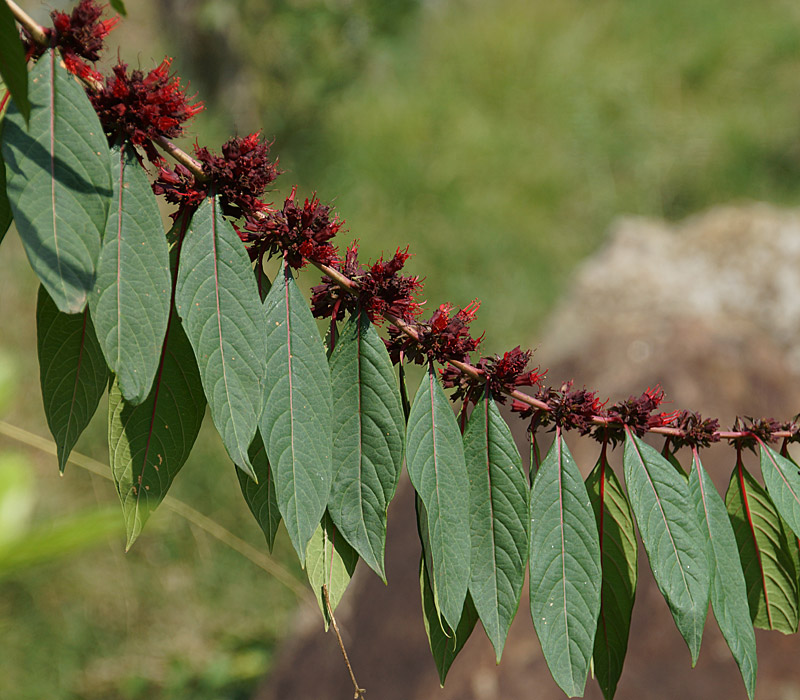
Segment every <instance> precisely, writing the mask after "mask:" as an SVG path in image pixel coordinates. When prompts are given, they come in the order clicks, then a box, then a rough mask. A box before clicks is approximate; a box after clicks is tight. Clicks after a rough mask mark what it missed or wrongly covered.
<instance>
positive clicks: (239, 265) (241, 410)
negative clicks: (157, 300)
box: [175, 197, 266, 476]
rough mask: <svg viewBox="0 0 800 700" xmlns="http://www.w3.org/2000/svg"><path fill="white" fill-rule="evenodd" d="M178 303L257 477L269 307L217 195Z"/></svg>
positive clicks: (226, 435)
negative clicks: (254, 453)
mask: <svg viewBox="0 0 800 700" xmlns="http://www.w3.org/2000/svg"><path fill="white" fill-rule="evenodd" d="M175 304H176V308H177V310H178V315H179V316H180V317H181V319H182V321H183V328H184V330H185V331H186V335H187V337H188V338H189V342H190V343H191V344H192V348H193V349H194V356H195V358H196V359H197V366H198V368H199V370H200V377H201V379H202V381H203V389H204V391H205V395H206V399H208V406H209V408H210V409H211V418H212V419H213V420H214V425H215V426H216V427H217V430H218V431H219V434H220V437H222V442H223V444H224V445H225V449H226V450H227V451H228V454H229V455H230V457H231V459H232V460H233V462H234V464H236V466H237V467H239V468H240V469H243V470H244V471H246V472H247V473H248V474H249V475H251V476H253V466H252V465H251V464H250V458H249V457H248V455H247V451H248V449H249V448H250V443H252V442H253V438H254V437H255V434H256V428H257V426H258V418H259V415H260V414H261V406H262V399H261V396H262V381H263V377H264V373H265V363H264V357H265V356H266V341H265V333H264V309H263V307H262V306H261V300H260V299H259V298H258V289H256V281H255V278H254V276H253V270H252V268H251V266H250V258H249V257H248V255H247V251H246V250H245V248H244V245H242V241H241V239H240V238H239V236H238V235H237V234H236V231H234V230H233V226H231V225H230V223H228V221H227V220H226V219H225V218H224V217H223V216H222V212H220V211H219V206H218V204H217V200H216V198H215V197H211V198H208V199H206V201H205V202H203V204H202V205H201V206H200V208H199V209H198V210H197V212H196V213H195V215H194V216H193V217H192V221H191V224H190V225H189V231H188V233H187V234H186V236H185V238H184V239H183V243H182V248H181V255H180V263H179V266H178V277H177V280H176V283H175Z"/></svg>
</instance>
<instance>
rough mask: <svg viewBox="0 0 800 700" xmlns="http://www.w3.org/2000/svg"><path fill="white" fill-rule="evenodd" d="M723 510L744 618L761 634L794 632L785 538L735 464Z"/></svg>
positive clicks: (771, 510) (792, 576) (793, 577)
mask: <svg viewBox="0 0 800 700" xmlns="http://www.w3.org/2000/svg"><path fill="white" fill-rule="evenodd" d="M725 507H726V509H727V511H728V516H729V517H730V520H731V525H732V526H733V533H734V535H735V536H736V544H737V546H738V548H739V557H740V559H741V562H742V569H743V571H744V580H745V582H746V584H747V600H748V602H749V605H750V619H751V620H752V621H753V624H754V625H755V626H756V627H760V628H761V629H770V630H772V629H774V630H780V631H781V632H783V633H784V634H793V633H794V632H796V631H797V622H798V605H797V593H798V591H797V572H796V571H795V566H794V562H793V560H792V555H791V553H790V550H789V547H790V546H791V545H792V544H793V543H790V542H789V539H788V537H787V533H786V531H785V530H784V527H783V525H782V523H781V519H780V515H778V511H777V510H776V508H775V505H774V504H773V502H772V500H771V499H770V497H769V495H768V494H767V492H766V491H765V490H764V489H763V488H762V487H761V485H760V484H759V483H758V482H757V481H756V480H755V479H754V478H753V476H752V474H750V473H749V472H748V471H747V470H746V469H745V468H744V465H743V464H742V463H741V460H738V464H737V465H736V467H735V468H734V470H733V473H732V474H731V481H730V484H729V485H728V492H727V493H726V494H725Z"/></svg>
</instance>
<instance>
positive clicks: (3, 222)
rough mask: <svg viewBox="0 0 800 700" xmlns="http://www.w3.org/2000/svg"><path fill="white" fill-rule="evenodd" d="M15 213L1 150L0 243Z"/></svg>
mask: <svg viewBox="0 0 800 700" xmlns="http://www.w3.org/2000/svg"><path fill="white" fill-rule="evenodd" d="M2 138H3V122H2V121H0V140H2ZM13 219H14V215H13V214H12V213H11V205H10V204H9V203H8V195H7V194H6V165H5V162H4V161H3V154H2V151H0V243H2V242H3V238H5V236H6V232H7V231H8V227H9V226H11V222H12V220H13Z"/></svg>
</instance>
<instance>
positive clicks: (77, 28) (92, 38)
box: [23, 0, 119, 80]
mask: <svg viewBox="0 0 800 700" xmlns="http://www.w3.org/2000/svg"><path fill="white" fill-rule="evenodd" d="M103 9H104V8H103V7H102V6H101V5H98V4H97V3H96V2H95V1H94V0H81V1H80V2H79V3H78V4H77V5H76V7H75V8H74V9H73V10H72V14H67V13H65V12H59V11H58V10H53V11H52V12H51V13H50V18H51V19H52V20H53V26H52V28H49V27H45V28H44V32H45V34H47V35H48V37H49V38H50V45H51V46H52V47H54V48H58V49H60V50H61V55H62V56H63V57H64V63H65V65H66V66H67V70H69V71H70V72H71V73H74V74H75V75H77V76H78V77H79V78H91V79H94V80H100V79H101V77H102V76H101V75H100V74H99V73H98V72H97V71H95V70H94V68H92V67H91V66H90V65H89V63H87V61H88V62H90V63H95V62H97V61H98V60H100V54H101V52H102V51H103V48H104V39H105V38H106V37H107V36H108V34H109V32H111V30H112V29H113V28H114V27H115V25H116V24H117V22H119V17H112V18H111V19H106V20H101V19H100V15H102V14H103ZM23 37H24V44H25V49H26V54H27V55H28V56H29V57H30V58H33V59H36V58H39V57H40V56H41V55H42V54H44V52H45V51H46V48H47V47H43V46H40V45H39V44H37V43H36V42H35V41H34V40H33V38H32V37H31V36H30V35H29V34H28V32H27V30H25V29H24V28H23Z"/></svg>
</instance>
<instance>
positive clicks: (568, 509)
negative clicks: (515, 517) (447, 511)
mask: <svg viewBox="0 0 800 700" xmlns="http://www.w3.org/2000/svg"><path fill="white" fill-rule="evenodd" d="M530 519H531V538H530V572H531V576H530V606H531V617H532V618H533V626H534V627H535V628H536V634H537V635H538V636H539V641H540V642H541V643H542V653H543V654H544V658H545V661H547V667H548V668H549V669H550V673H551V674H552V675H553V679H554V680H555V682H556V683H558V685H559V687H560V688H561V689H562V690H563V691H564V692H565V693H566V694H567V695H568V696H569V697H576V696H582V695H583V689H584V686H585V685H586V676H587V674H588V673H589V664H590V661H591V659H592V649H593V648H594V637H595V631H596V630H597V616H598V615H599V613H600V587H601V564H600V541H599V538H598V533H597V526H596V524H595V520H594V514H593V513H592V506H591V503H590V502H589V496H588V494H587V492H586V487H585V486H584V484H583V479H582V478H581V473H580V471H579V470H578V466H577V465H576V464H575V460H574V459H573V458H572V455H571V454H570V452H569V449H568V448H567V444H566V442H564V438H563V437H562V435H561V433H560V431H559V432H557V433H556V438H555V440H554V441H553V444H552V446H551V447H550V450H549V451H548V452H547V456H546V457H545V458H544V461H543V462H542V465H541V466H540V467H539V471H538V472H537V473H536V479H535V480H534V482H533V487H532V489H531V500H530Z"/></svg>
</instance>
